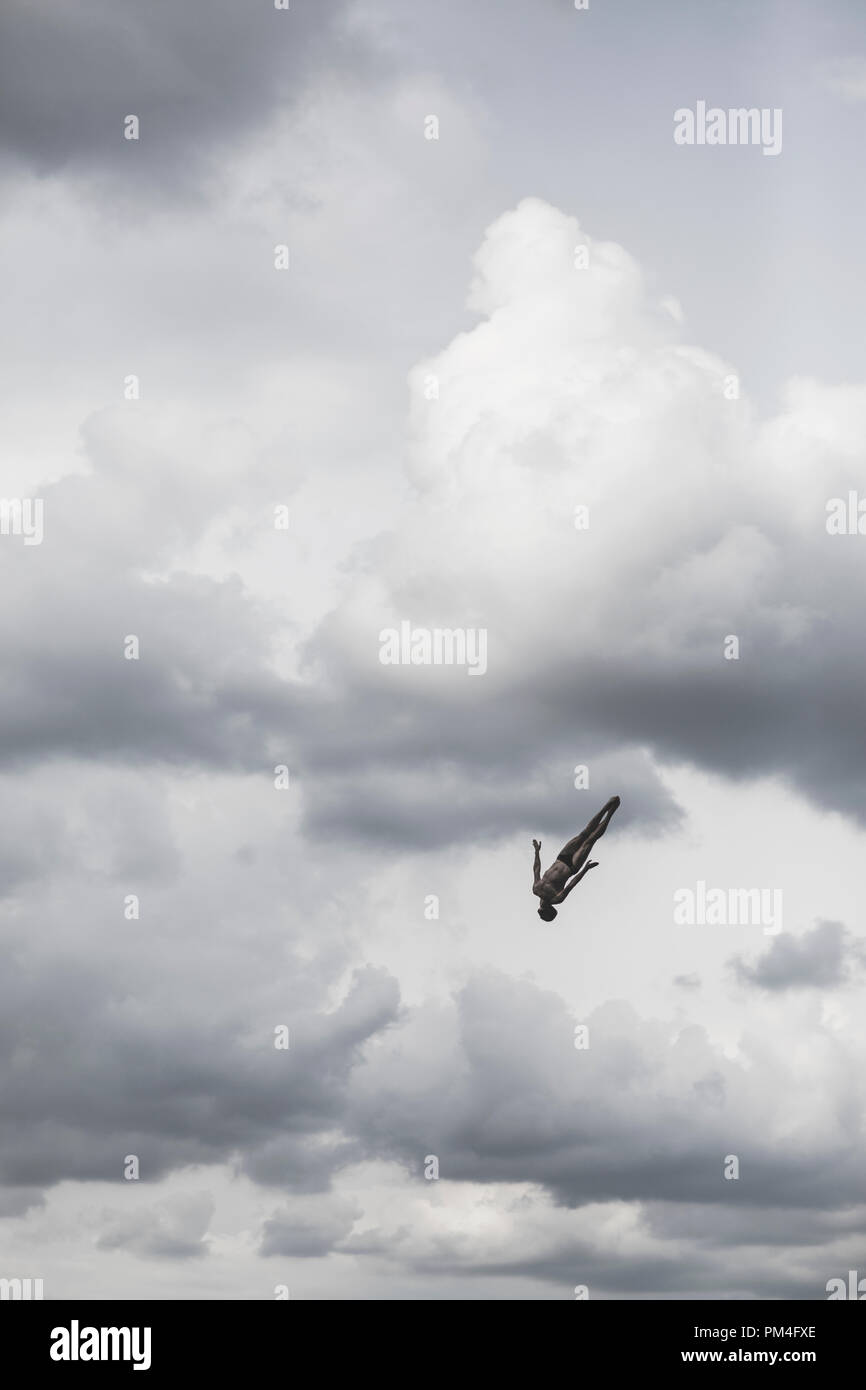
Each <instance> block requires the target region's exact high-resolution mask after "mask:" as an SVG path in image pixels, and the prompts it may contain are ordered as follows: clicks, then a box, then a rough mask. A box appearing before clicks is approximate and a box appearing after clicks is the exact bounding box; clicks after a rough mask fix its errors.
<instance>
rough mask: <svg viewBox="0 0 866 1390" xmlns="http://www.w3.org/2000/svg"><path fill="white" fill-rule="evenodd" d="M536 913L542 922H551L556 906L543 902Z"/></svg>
mask: <svg viewBox="0 0 866 1390" xmlns="http://www.w3.org/2000/svg"><path fill="white" fill-rule="evenodd" d="M538 915H539V917H540V918H541V920H542V922H552V921H553V919H554V917H555V916H556V908H555V907H551V906H550V903H545V904H544V906H543V907H540V908H539V909H538Z"/></svg>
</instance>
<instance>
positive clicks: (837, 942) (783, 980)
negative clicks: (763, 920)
mask: <svg viewBox="0 0 866 1390" xmlns="http://www.w3.org/2000/svg"><path fill="white" fill-rule="evenodd" d="M864 963H866V951H864V948H863V943H862V942H861V941H859V940H858V939H857V938H855V937H854V936H853V935H852V934H851V932H849V931H848V930H847V928H846V927H845V926H844V924H843V923H842V922H816V923H815V926H814V927H812V928H811V929H810V930H809V931H806V932H803V933H802V935H800V936H789V935H787V934H785V935H782V936H778V937H776V938H775V940H774V941H773V942H772V943H771V944H770V947H769V949H768V950H767V951H766V952H765V953H764V955H762V956H759V957H758V958H757V959H756V960H755V961H754V962H751V963H750V962H748V961H746V960H744V959H743V958H742V957H739V956H736V957H734V959H733V961H732V962H731V965H732V968H733V970H734V972H735V974H736V976H737V979H738V980H740V982H741V983H743V984H747V985H754V986H755V987H756V988H758V989H765V990H770V991H782V990H787V989H835V988H836V987H837V986H839V985H844V984H846V983H847V982H848V981H849V980H850V979H851V977H852V974H853V972H854V970H855V969H859V968H861V967H862V966H863V965H864Z"/></svg>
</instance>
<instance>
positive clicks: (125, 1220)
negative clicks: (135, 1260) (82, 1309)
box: [96, 1193, 214, 1260]
mask: <svg viewBox="0 0 866 1390" xmlns="http://www.w3.org/2000/svg"><path fill="white" fill-rule="evenodd" d="M213 1213H214V1201H213V1198H212V1197H211V1196H210V1195H209V1194H208V1193H201V1194H200V1195H198V1196H184V1197H172V1198H167V1199H166V1200H165V1201H164V1202H162V1203H160V1204H159V1205H158V1206H155V1207H152V1208H146V1209H144V1210H141V1211H136V1212H133V1213H128V1212H118V1211H114V1212H107V1213H106V1214H105V1217H104V1225H103V1229H102V1232H101V1233H100V1235H99V1236H98V1237H97V1240H96V1245H97V1248H98V1249H100V1250H128V1251H129V1253H130V1254H132V1255H137V1256H139V1257H140V1258H142V1259H170V1260H187V1259H195V1258H198V1257H200V1256H203V1255H205V1254H207V1230H208V1226H209V1225H210V1222H211V1218H212V1216H213Z"/></svg>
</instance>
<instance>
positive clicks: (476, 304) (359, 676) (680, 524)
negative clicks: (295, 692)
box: [301, 199, 866, 844]
mask: <svg viewBox="0 0 866 1390" xmlns="http://www.w3.org/2000/svg"><path fill="white" fill-rule="evenodd" d="M576 248H586V251H587V254H588V263H587V266H586V268H578V267H576V265H575V249H576ZM469 302H470V305H471V307H472V308H473V309H474V310H475V311H476V312H477V313H478V314H480V315H482V316H483V317H482V319H481V321H480V322H479V323H478V324H477V325H476V326H475V327H474V328H473V329H471V330H470V331H468V332H464V333H461V334H460V335H459V336H458V337H457V338H455V339H454V341H453V342H452V343H450V344H449V345H448V346H447V347H446V348H444V349H443V351H442V352H441V353H439V354H438V356H434V357H431V358H430V359H429V360H427V361H425V362H423V363H421V364H420V365H419V366H418V367H417V368H416V370H415V371H414V372H413V373H412V376H411V379H410V387H411V392H412V400H413V405H412V431H413V444H412V448H411V454H410V458H409V463H408V470H409V476H410V478H411V480H412V482H413V484H414V487H415V497H414V500H412V501H410V502H409V503H408V504H407V506H406V508H405V511H404V514H403V515H402V517H401V518H400V523H399V527H398V529H397V530H395V531H394V532H392V533H390V534H389V535H388V536H387V537H384V536H383V537H380V538H379V539H378V540H376V541H375V542H374V543H371V544H370V546H368V547H362V548H361V549H360V551H359V553H358V557H357V561H356V564H355V566H354V569H353V571H352V574H351V585H350V586H347V594H346V596H345V597H344V599H343V600H342V601H341V602H340V603H339V604H338V606H337V607H336V608H335V610H334V611H333V612H332V613H331V614H330V615H329V616H328V617H327V618H326V619H325V620H324V621H323V622H322V623H321V625H320V626H319V628H318V630H317V632H316V633H315V634H314V636H313V637H312V638H311V640H310V642H309V643H308V645H307V652H308V657H309V661H310V663H311V666H312V669H313V671H314V672H315V673H316V679H317V680H318V681H319V683H320V688H321V691H322V694H323V697H324V698H323V701H322V703H321V704H320V705H319V706H318V707H317V709H316V712H315V714H314V716H313V718H312V721H311V722H310V723H309V724H307V725H306V727H305V737H304V741H303V749H302V751H301V759H302V763H303V766H304V768H305V770H306V771H307V772H308V774H309V789H308V793H309V811H310V816H311V820H312V822H313V823H315V824H316V825H326V824H327V823H329V821H330V820H331V818H333V819H334V822H335V824H336V825H337V826H339V829H340V830H341V831H343V832H346V831H347V829H348V826H349V823H350V821H351V819H352V817H353V809H352V808H353V807H355V806H357V807H358V814H357V824H358V826H359V827H360V826H361V824H362V822H363V820H364V816H363V815H362V813H361V810H360V808H361V805H362V804H363V805H364V807H365V809H366V806H367V796H368V794H369V786H370V779H371V777H372V782H373V787H374V792H373V797H374V813H373V816H372V824H373V827H374V833H375V832H376V830H377V829H378V830H380V831H381V833H387V834H391V833H393V834H395V835H401V834H402V835H403V837H404V838H406V839H408V840H411V841H413V842H414V843H417V844H423V843H426V842H428V840H429V839H430V837H431V835H432V837H433V838H434V840H435V839H437V838H439V837H438V836H437V835H436V832H435V830H432V829H431V826H430V825H429V823H428V822H429V813H428V812H425V820H422V821H421V822H420V823H419V822H417V821H415V818H414V817H413V815H412V814H411V813H410V814H409V815H408V816H407V815H406V814H405V808H401V809H400V812H399V814H395V815H393V816H392V817H387V816H384V817H383V815H382V814H381V813H380V812H378V811H377V810H375V803H376V801H378V800H380V799H381V800H382V801H383V802H384V801H387V799H388V795H389V794H390V793H391V788H390V787H389V785H388V779H389V774H390V772H391V771H396V770H398V769H399V770H400V771H401V772H402V773H405V774H408V775H410V776H414V777H416V778H417V779H418V782H419V785H421V784H423V785H425V786H429V787H431V788H432V798H431V799H432V802H433V804H434V805H436V806H437V807H440V808H441V812H438V813H437V814H438V815H439V818H440V821H441V823H442V825H443V827H445V828H444V830H443V831H442V832H440V834H441V835H444V837H447V836H448V834H449V833H451V832H450V831H449V829H448V826H449V825H453V826H454V827H455V830H459V831H460V832H461V833H462V832H463V827H464V823H465V820H472V818H473V817H474V818H475V820H476V822H477V823H478V825H479V826H484V825H485V824H486V822H487V818H488V816H489V815H490V802H491V800H492V799H496V800H497V802H498V805H499V810H498V812H497V821H498V823H499V825H500V826H501V828H502V831H503V833H505V832H506V831H507V830H508V828H512V829H517V828H518V827H520V828H524V827H525V825H526V815H525V812H523V811H522V810H521V809H520V808H521V807H522V806H523V805H525V794H526V789H527V786H528V787H529V795H530V798H531V797H532V786H533V782H534V781H536V780H537V778H538V777H539V775H541V777H542V778H543V780H544V789H545V792H546V794H550V795H554V796H555V795H556V790H555V788H554V786H553V785H552V783H551V780H550V778H549V777H545V773H544V769H545V765H546V764H547V763H548V761H549V758H550V752H549V750H550V749H551V748H560V747H561V748H563V749H568V750H569V753H570V752H571V750H572V749H574V748H578V749H579V750H580V755H581V759H580V760H582V761H584V762H587V763H589V764H592V763H593V762H598V763H599V764H601V765H604V763H605V760H606V759H608V758H609V757H612V756H614V755H616V756H617V757H618V758H619V760H620V764H619V765H620V768H621V770H622V771H623V772H625V773H626V774H627V775H629V776H634V777H635V778H636V779H637V782H638V784H639V785H640V783H641V782H643V783H644V785H647V775H646V773H645V772H642V767H643V766H644V765H645V763H644V759H645V752H646V751H649V752H650V753H651V754H652V756H653V757H654V758H655V759H656V760H657V761H659V760H660V761H661V762H662V763H664V762H665V761H666V760H670V761H680V762H691V763H695V764H697V765H699V766H701V767H704V768H706V769H709V770H712V771H714V772H718V773H721V774H723V775H725V776H727V777H730V778H733V779H737V780H739V779H743V778H749V777H755V776H759V775H776V776H779V777H782V778H784V779H787V780H788V781H789V782H790V783H791V784H793V785H795V786H796V787H797V788H798V789H800V790H801V791H802V792H803V793H804V794H805V795H806V796H808V797H810V798H811V799H812V800H813V801H814V802H815V803H816V804H818V805H823V806H828V807H833V808H835V809H839V810H843V811H845V812H846V813H849V814H851V815H853V816H856V817H857V818H858V819H866V784H864V781H863V777H862V774H861V771H860V762H859V761H858V760H857V759H854V758H852V757H851V756H850V750H851V748H852V747H856V746H858V744H859V740H860V738H861V728H860V719H859V712H858V710H857V706H856V700H854V699H853V697H852V692H853V691H856V690H857V689H858V688H859V685H860V683H861V681H862V677H863V669H862V657H861V647H860V643H859V642H858V640H857V631H858V624H859V606H860V604H859V595H860V593H861V588H862V574H861V570H860V566H859V562H858V560H857V556H856V554H855V553H854V551H855V549H856V545H855V546H854V548H852V545H851V543H850V538H845V537H842V538H840V537H834V536H830V535H828V533H827V531H826V528H825V519H826V501H827V499H828V498H829V497H832V496H835V495H847V490H848V487H849V484H850V483H851V480H852V478H855V477H856V476H858V474H857V469H858V467H859V464H858V462H857V461H858V458H859V455H860V451H861V441H862V438H863V435H864V432H866V390H863V389H862V388H859V387H845V388H831V387H824V386H821V385H819V384H817V383H814V382H809V381H800V382H795V383H793V384H791V386H790V388H789V389H788V391H787V393H786V396H785V402H784V406H783V409H782V411H781V413H780V414H779V415H778V416H777V417H775V418H774V419H772V420H770V421H769V422H767V423H766V424H764V425H761V426H759V425H757V424H756V422H755V421H754V419H753V417H752V414H751V411H750V408H749V406H748V404H747V402H746V400H745V399H744V398H743V397H742V396H741V395H740V394H739V392H738V388H737V385H736V373H735V370H734V368H733V367H732V366H731V364H730V363H726V362H724V361H722V360H720V359H719V358H717V357H715V356H713V355H711V354H709V353H707V352H705V351H703V350H702V349H700V348H698V347H695V346H691V345H689V344H688V343H687V342H685V341H683V338H682V329H681V327H680V326H678V325H677V324H675V323H674V322H673V321H672V320H671V318H670V315H669V314H667V313H666V312H664V310H663V309H662V308H660V306H659V305H658V304H657V303H656V302H655V301H654V299H653V297H652V296H651V295H650V293H649V292H648V290H647V288H646V285H645V283H644V280H643V277H642V274H641V272H640V269H639V267H638V266H637V264H636V263H635V261H634V260H633V259H632V257H631V256H629V255H628V253H627V252H626V251H624V250H623V249H622V248H621V247H619V246H616V245H614V244H610V243H604V242H596V241H594V240H593V239H592V238H591V237H590V236H588V235H587V234H586V233H585V232H584V231H583V230H582V229H581V227H580V225H579V224H578V222H577V220H576V219H575V218H573V217H570V216H568V215H566V214H565V213H563V212H561V211H559V210H558V209H556V208H554V207H551V206H550V205H548V204H546V203H544V202H542V201H541V200H539V199H526V200H524V201H523V202H522V203H521V204H520V205H519V206H518V207H517V208H516V209H514V210H513V211H511V212H508V213H506V214H505V215H503V216H502V217H501V218H499V219H498V220H497V221H496V222H495V223H494V224H493V225H492V226H491V227H490V228H489V229H488V232H487V234H486V236H485V238H484V241H483V243H482V246H481V248H480V249H479V251H478V253H477V255H476V257H475V276H474V279H473V282H472V287H471V292H470V300H469ZM430 381H434V382H435V383H436V393H435V394H432V395H431V392H430V390H429V383H430ZM732 383H734V384H733V386H732ZM578 506H585V507H587V508H588V516H589V526H588V529H576V528H575V508H576V507H578ZM407 619H408V620H409V621H410V622H412V623H413V624H415V625H420V626H426V627H430V628H433V627H437V626H439V627H459V626H463V627H467V628H469V627H472V628H478V627H484V628H486V629H487V631H488V671H487V674H486V675H485V676H483V677H481V678H477V679H474V680H468V679H467V678H466V673H465V670H461V669H459V668H434V667H423V666H422V667H400V666H382V665H381V664H380V663H379V660H378V653H379V633H380V631H381V630H383V629H384V628H386V627H397V626H399V623H400V622H401V621H403V620H407ZM731 635H733V636H735V637H737V639H738V642H739V659H738V660H727V659H725V655H724V651H725V643H726V639H728V638H729V637H730V636H731ZM829 708H832V718H831V719H828V718H827V717H826V711H827V709H829ZM350 712H351V713H352V714H354V715H355V716H356V717H357V715H358V714H359V713H360V714H361V716H362V717H363V720H364V724H365V727H366V728H368V729H370V730H371V738H370V739H369V740H368V739H365V741H364V746H363V748H360V747H359V748H356V749H354V750H353V749H351V748H349V747H348V744H349V739H348V737H347V734H346V732H345V731H346V729H347V728H348V725H349V720H350ZM502 748H507V749H508V750H509V757H508V761H507V763H503V759H502V756H501V750H502ZM576 760H577V759H576ZM650 776H652V774H650ZM455 778H456V779H457V780H458V781H459V782H460V783H462V786H461V787H460V788H459V789H458V788H456V787H455V785H454V780H455ZM377 780H379V781H380V782H383V783H384V791H383V795H382V797H381V798H379V797H377V795H376V791H375V786H376V782H377ZM611 790H612V789H611ZM652 799H653V800H654V801H655V806H654V808H653V809H649V808H646V818H647V820H648V821H652V820H653V819H655V820H657V821H660V822H664V821H665V820H667V821H669V822H670V821H671V819H672V818H673V819H674V820H675V817H676V810H675V808H673V807H671V806H670V805H665V798H664V794H663V793H662V792H661V791H660V788H659V787H658V786H656V788H655V793H654V796H653V798H652ZM455 805H456V806H457V807H459V808H460V809H459V811H458V813H457V815H456V816H455V815H454V814H453V808H454V807H455ZM413 822H415V823H413ZM401 826H402V827H403V829H402V831H401V829H400V827H401ZM481 833H483V831H482V832H481Z"/></svg>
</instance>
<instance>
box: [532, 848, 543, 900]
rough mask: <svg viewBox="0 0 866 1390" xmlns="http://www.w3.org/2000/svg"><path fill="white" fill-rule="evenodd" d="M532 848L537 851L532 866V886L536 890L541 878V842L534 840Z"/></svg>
mask: <svg viewBox="0 0 866 1390" xmlns="http://www.w3.org/2000/svg"><path fill="white" fill-rule="evenodd" d="M532 848H533V849H534V850H535V861H534V863H533V865H532V886H533V888H534V887H535V885H536V884H537V883H538V881H539V879H540V878H541V841H540V840H533V841H532Z"/></svg>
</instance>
